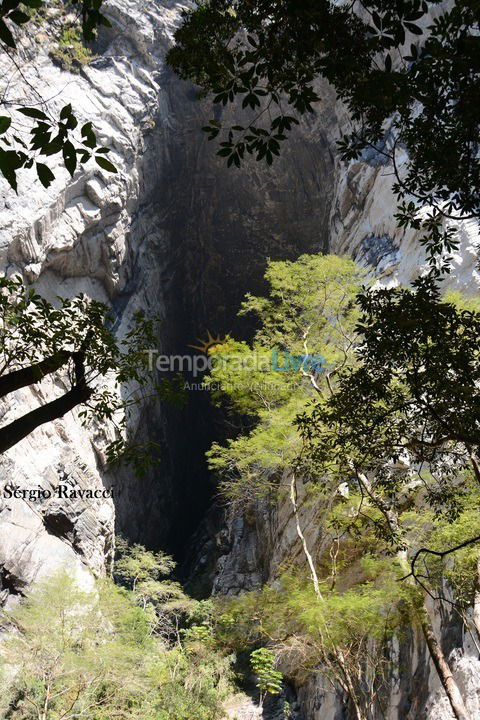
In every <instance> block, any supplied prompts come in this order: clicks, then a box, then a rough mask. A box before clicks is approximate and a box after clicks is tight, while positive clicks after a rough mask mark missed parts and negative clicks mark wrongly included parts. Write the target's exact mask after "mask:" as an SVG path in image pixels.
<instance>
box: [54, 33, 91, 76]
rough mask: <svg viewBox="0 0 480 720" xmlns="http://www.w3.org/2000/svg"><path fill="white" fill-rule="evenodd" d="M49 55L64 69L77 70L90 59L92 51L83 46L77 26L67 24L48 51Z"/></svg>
mask: <svg viewBox="0 0 480 720" xmlns="http://www.w3.org/2000/svg"><path fill="white" fill-rule="evenodd" d="M50 55H51V57H52V58H53V59H54V60H55V61H56V62H58V63H59V65H61V67H62V68H63V69H64V70H69V71H70V72H79V71H80V70H81V68H82V67H83V66H84V65H87V64H88V63H89V62H90V60H91V59H92V57H93V56H92V52H91V50H89V48H87V47H85V45H84V43H83V38H82V35H81V32H80V30H79V28H77V27H75V26H67V27H64V28H63V29H62V32H61V34H60V38H59V40H58V43H57V45H55V47H54V48H53V49H52V50H51V51H50Z"/></svg>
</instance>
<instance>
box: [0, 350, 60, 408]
mask: <svg viewBox="0 0 480 720" xmlns="http://www.w3.org/2000/svg"><path fill="white" fill-rule="evenodd" d="M71 357H72V353H68V352H59V353H56V354H55V355H52V356H51V357H49V358H45V360H42V361H41V362H39V363H35V364H33V365H29V367H26V368H22V369H21V370H14V371H13V372H10V373H8V374H7V375H2V376H0V397H4V396H5V395H8V394H9V393H11V392H14V391H15V390H19V389H20V388H22V387H26V386H27V385H34V384H35V383H37V382H39V381H40V380H42V379H43V378H44V377H45V375H50V374H51V373H53V372H55V371H56V370H59V369H60V368H61V367H62V366H63V365H65V363H66V362H68V360H69V359H70V358H71Z"/></svg>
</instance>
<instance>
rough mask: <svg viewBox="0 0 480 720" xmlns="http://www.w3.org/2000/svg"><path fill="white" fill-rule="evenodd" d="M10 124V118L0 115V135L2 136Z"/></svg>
mask: <svg viewBox="0 0 480 720" xmlns="http://www.w3.org/2000/svg"><path fill="white" fill-rule="evenodd" d="M11 124H12V119H11V118H9V117H7V116H6V115H0V135H3V133H4V132H7V130H8V128H9V127H10V125H11Z"/></svg>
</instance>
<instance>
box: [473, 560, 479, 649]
mask: <svg viewBox="0 0 480 720" xmlns="http://www.w3.org/2000/svg"><path fill="white" fill-rule="evenodd" d="M473 624H474V625H475V629H476V631H477V633H478V634H479V635H480V554H479V555H478V556H477V581H476V583H475V597H474V600H473Z"/></svg>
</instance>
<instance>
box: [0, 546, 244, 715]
mask: <svg viewBox="0 0 480 720" xmlns="http://www.w3.org/2000/svg"><path fill="white" fill-rule="evenodd" d="M127 554H128V553H127ZM149 555H150V557H149ZM130 558H131V562H134V561H135V560H138V563H139V565H140V568H141V572H142V573H143V577H144V578H147V579H146V580H144V582H146V581H148V577H150V575H149V573H151V572H152V573H153V574H154V575H155V573H156V572H157V570H158V568H159V567H161V568H162V570H163V569H165V568H166V565H165V563H167V564H168V566H169V567H170V566H171V561H170V560H169V558H166V556H162V558H161V560H160V559H159V557H158V555H155V554H149V553H148V552H147V551H146V550H145V549H144V548H140V546H135V547H134V548H132V552H131V553H130ZM126 566H127V567H126ZM130 567H131V563H130V564H129V563H126V562H125V563H123V565H122V564H121V568H122V569H123V571H124V572H126V573H127V576H128V578H131V575H130V574H129V572H130ZM137 569H138V568H137ZM84 582H85V581H84ZM87 584H88V583H87ZM138 599H139V596H138V595H137V594H136V593H135V592H132V591H128V590H126V589H124V588H118V587H116V586H115V585H113V584H112V583H111V582H110V581H97V582H96V583H94V582H93V580H92V582H91V585H90V587H89V589H81V588H80V587H79V585H78V583H77V582H76V581H75V580H74V579H73V578H72V577H71V576H70V575H69V574H68V573H65V572H58V573H57V574H56V575H54V576H53V577H51V578H50V579H48V580H46V581H43V582H41V583H39V584H37V585H36V586H35V587H34V588H33V589H32V591H31V592H30V593H29V594H28V595H27V597H26V598H25V599H24V600H23V601H22V602H21V603H20V605H19V606H18V607H16V608H15V609H14V610H13V611H11V612H4V613H3V626H4V627H6V628H7V629H8V630H9V634H8V636H7V637H6V638H4V640H3V641H2V652H1V685H2V696H1V700H0V712H1V714H2V717H4V718H5V720H38V717H39V714H38V713H40V708H41V713H42V715H41V717H42V718H45V720H56V719H57V718H72V719H73V718H77V717H78V718H80V717H81V718H86V719H87V720H108V719H110V718H114V717H128V718H131V720H171V718H175V720H191V718H199V719H200V720H220V718H222V717H224V712H223V708H222V701H223V700H224V699H225V698H226V697H227V696H228V695H229V694H230V693H231V692H232V690H233V686H232V672H231V667H230V666H231V662H232V658H230V657H228V656H227V655H225V653H224V652H222V651H221V649H219V647H218V645H217V643H216V641H215V638H214V637H213V635H212V631H209V636H211V637H209V638H206V637H205V634H199V632H198V630H196V628H195V627H194V626H193V627H192V628H191V629H188V628H187V630H186V631H185V633H184V638H183V639H182V638H181V637H180V635H176V636H175V637H173V638H170V637H168V633H167V632H165V629H164V628H158V629H157V630H155V631H152V622H151V620H152V618H151V613H150V612H149V611H148V608H146V609H144V608H143V607H140V606H139V604H138ZM166 602H167V604H168V600H167V601H166ZM191 602H192V603H193V601H191ZM160 616H161V612H159V617H160Z"/></svg>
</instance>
